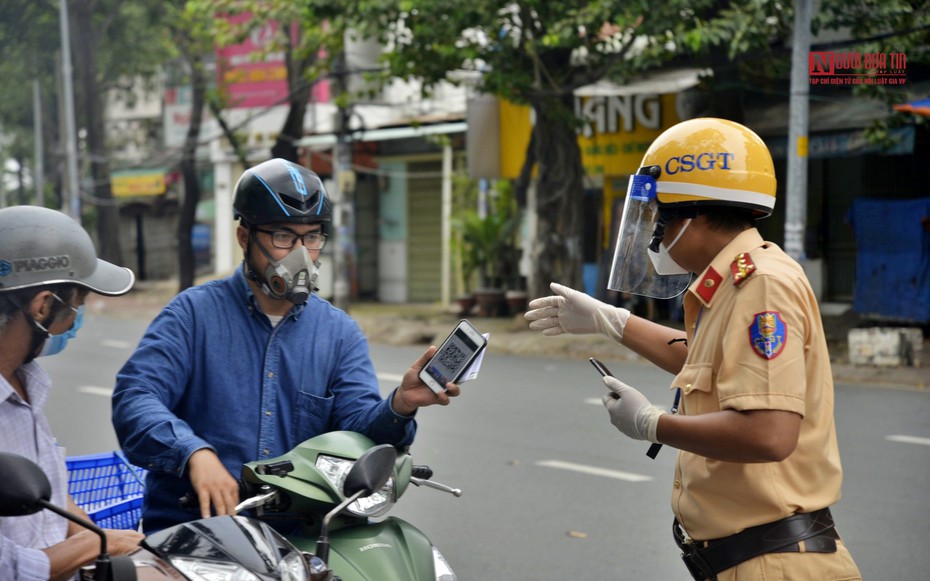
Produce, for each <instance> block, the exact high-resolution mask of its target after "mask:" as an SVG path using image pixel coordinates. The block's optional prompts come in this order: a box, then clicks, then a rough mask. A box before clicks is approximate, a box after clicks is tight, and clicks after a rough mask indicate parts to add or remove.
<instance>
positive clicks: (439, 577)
mask: <svg viewBox="0 0 930 581" xmlns="http://www.w3.org/2000/svg"><path fill="white" fill-rule="evenodd" d="M433 570H434V571H435V572H436V581H457V579H458V578H457V577H456V576H455V573H453V572H452V567H450V566H449V561H446V558H445V557H443V556H442V553H440V552H439V549H437V548H436V547H433Z"/></svg>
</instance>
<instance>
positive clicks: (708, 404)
mask: <svg viewBox="0 0 930 581" xmlns="http://www.w3.org/2000/svg"><path fill="white" fill-rule="evenodd" d="M672 386H673V387H679V388H681V393H682V405H681V412H682V413H683V414H685V415H698V414H705V413H708V412H712V411H718V410H719V409H720V404H719V402H718V401H717V396H716V394H714V393H713V391H714V369H713V367H712V366H711V364H710V363H689V364H687V365H685V366H684V367H682V368H681V371H680V372H679V373H678V375H677V376H675V382H674V383H673V384H672Z"/></svg>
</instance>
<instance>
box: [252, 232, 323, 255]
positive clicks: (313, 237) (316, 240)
mask: <svg viewBox="0 0 930 581" xmlns="http://www.w3.org/2000/svg"><path fill="white" fill-rule="evenodd" d="M255 230H256V231H258V232H263V233H265V234H271V244H272V246H274V247H275V248H283V249H285V250H290V249H291V248H293V247H294V245H295V244H297V240H298V239H300V241H301V242H303V244H304V248H306V249H307V250H322V249H323V247H324V246H326V234H323V233H322V232H320V231H319V230H317V231H314V232H307V233H306V234H303V235H300V234H296V233H294V232H291V231H290V230H263V229H262V228H256V229H255Z"/></svg>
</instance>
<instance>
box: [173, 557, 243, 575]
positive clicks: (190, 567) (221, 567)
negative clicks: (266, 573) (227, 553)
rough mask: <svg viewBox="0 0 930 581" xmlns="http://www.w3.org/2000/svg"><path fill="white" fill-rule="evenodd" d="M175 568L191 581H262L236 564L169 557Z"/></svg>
mask: <svg viewBox="0 0 930 581" xmlns="http://www.w3.org/2000/svg"><path fill="white" fill-rule="evenodd" d="M168 560H169V561H170V562H171V564H172V565H174V568H175V569H177V570H178V571H180V572H181V573H182V574H183V575H184V576H185V577H187V578H188V579H190V580H191V581H261V579H259V578H258V577H256V576H255V574H254V573H252V572H251V571H248V570H246V569H244V568H242V567H240V566H239V565H237V564H235V563H219V562H216V561H205V560H202V559H190V558H187V557H169V558H168Z"/></svg>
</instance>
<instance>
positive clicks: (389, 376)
mask: <svg viewBox="0 0 930 581" xmlns="http://www.w3.org/2000/svg"><path fill="white" fill-rule="evenodd" d="M375 375H376V376H377V377H378V380H379V381H387V382H389V383H400V382H401V381H402V380H403V379H404V376H403V375H398V374H396V373H376V374H375Z"/></svg>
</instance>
